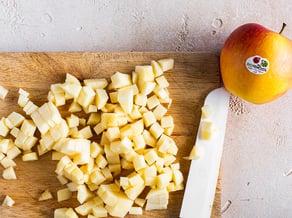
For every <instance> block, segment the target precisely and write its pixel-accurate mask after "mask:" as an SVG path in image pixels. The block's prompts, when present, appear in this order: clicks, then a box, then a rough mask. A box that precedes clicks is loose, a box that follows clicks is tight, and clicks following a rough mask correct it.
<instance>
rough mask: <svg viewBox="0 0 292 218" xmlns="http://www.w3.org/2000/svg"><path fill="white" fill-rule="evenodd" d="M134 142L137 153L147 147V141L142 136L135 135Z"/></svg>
mask: <svg viewBox="0 0 292 218" xmlns="http://www.w3.org/2000/svg"><path fill="white" fill-rule="evenodd" d="M133 142H134V149H135V151H139V150H142V149H144V148H145V147H146V143H145V139H144V137H143V135H142V134H137V135H134V137H133Z"/></svg>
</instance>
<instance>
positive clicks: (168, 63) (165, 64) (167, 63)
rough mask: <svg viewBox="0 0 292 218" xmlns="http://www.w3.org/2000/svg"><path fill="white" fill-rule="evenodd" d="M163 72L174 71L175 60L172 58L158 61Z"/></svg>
mask: <svg viewBox="0 0 292 218" xmlns="http://www.w3.org/2000/svg"><path fill="white" fill-rule="evenodd" d="M157 62H158V64H159V65H160V67H161V69H162V71H163V72H165V71H168V70H171V69H173V65H174V60H173V59H172V58H167V59H161V60H159V61H157Z"/></svg>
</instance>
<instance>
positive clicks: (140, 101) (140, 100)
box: [134, 94, 147, 107]
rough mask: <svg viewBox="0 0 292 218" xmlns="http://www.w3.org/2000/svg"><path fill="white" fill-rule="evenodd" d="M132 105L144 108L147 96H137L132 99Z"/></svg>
mask: <svg viewBox="0 0 292 218" xmlns="http://www.w3.org/2000/svg"><path fill="white" fill-rule="evenodd" d="M134 103H135V104H136V105H139V106H142V107H144V106H146V103H147V95H143V94H137V95H135V97H134Z"/></svg>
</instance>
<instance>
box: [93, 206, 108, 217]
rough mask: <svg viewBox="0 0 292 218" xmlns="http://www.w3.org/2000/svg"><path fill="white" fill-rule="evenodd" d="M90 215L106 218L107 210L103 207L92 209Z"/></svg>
mask: <svg viewBox="0 0 292 218" xmlns="http://www.w3.org/2000/svg"><path fill="white" fill-rule="evenodd" d="M92 214H93V215H94V217H108V214H107V210H106V209H105V208H104V206H94V207H92Z"/></svg>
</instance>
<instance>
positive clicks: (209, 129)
mask: <svg viewBox="0 0 292 218" xmlns="http://www.w3.org/2000/svg"><path fill="white" fill-rule="evenodd" d="M214 133H215V127H214V124H213V123H212V122H211V121H204V122H202V123H201V126H200V135H199V136H200V138H201V139H203V140H210V139H211V137H212V136H213V135H214Z"/></svg>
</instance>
